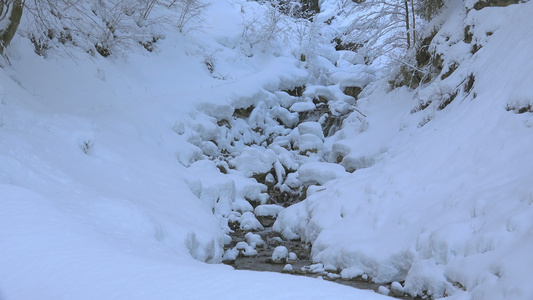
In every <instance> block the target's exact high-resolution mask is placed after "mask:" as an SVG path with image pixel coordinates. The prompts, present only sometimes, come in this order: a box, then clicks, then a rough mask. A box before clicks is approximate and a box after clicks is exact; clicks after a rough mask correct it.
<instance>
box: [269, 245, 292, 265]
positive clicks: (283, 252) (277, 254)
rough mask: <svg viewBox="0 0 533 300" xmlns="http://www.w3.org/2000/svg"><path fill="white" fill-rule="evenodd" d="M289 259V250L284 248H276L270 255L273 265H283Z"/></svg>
mask: <svg viewBox="0 0 533 300" xmlns="http://www.w3.org/2000/svg"><path fill="white" fill-rule="evenodd" d="M287 257H289V250H287V247H285V246H277V247H276V248H275V249H274V252H273V253H272V262H273V263H278V264H281V263H285V262H286V261H287Z"/></svg>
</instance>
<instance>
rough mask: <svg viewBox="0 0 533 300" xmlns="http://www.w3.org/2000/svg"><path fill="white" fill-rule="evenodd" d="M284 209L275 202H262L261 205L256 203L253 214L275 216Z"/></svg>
mask: <svg viewBox="0 0 533 300" xmlns="http://www.w3.org/2000/svg"><path fill="white" fill-rule="evenodd" d="M284 209H285V208H284V207H283V206H280V205H277V204H263V205H258V206H257V207H256V208H255V210H254V214H255V215H256V216H258V217H274V218H275V217H277V216H278V214H279V213H280V212H281V211H282V210H284Z"/></svg>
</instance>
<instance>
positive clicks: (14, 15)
mask: <svg viewBox="0 0 533 300" xmlns="http://www.w3.org/2000/svg"><path fill="white" fill-rule="evenodd" d="M0 1H1V2H0V3H1V4H0V10H1V11H2V13H3V14H2V15H3V16H4V17H7V16H8V15H9V22H8V25H7V26H6V27H5V28H1V29H0V54H4V50H5V48H6V47H7V46H9V43H11V40H12V39H13V37H14V36H15V33H16V32H17V28H18V27H19V24H20V19H21V18H22V11H23V7H24V1H23V0H14V1H13V2H12V3H11V6H10V5H9V3H6V2H7V1H5V0H0ZM4 9H5V10H6V11H5V12H4Z"/></svg>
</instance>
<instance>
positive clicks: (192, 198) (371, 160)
mask: <svg viewBox="0 0 533 300" xmlns="http://www.w3.org/2000/svg"><path fill="white" fill-rule="evenodd" d="M348 2H349V1H348ZM343 3H344V4H345V6H346V5H353V4H347V3H346V2H343ZM321 5H322V10H323V12H324V13H323V14H321V15H319V16H317V19H319V20H322V19H323V20H328V19H329V18H330V17H332V16H335V15H336V14H337V13H338V12H339V13H341V14H342V13H343V12H344V10H343V9H344V7H343V8H341V7H340V6H341V3H340V2H339V1H334V0H325V1H322V2H321ZM473 5H474V2H473V1H468V2H467V3H463V1H457V0H452V1H449V3H448V5H447V6H446V9H445V11H444V12H443V14H442V16H441V17H439V18H436V19H435V20H434V21H433V23H432V25H435V26H436V28H438V32H437V34H436V37H435V39H434V40H433V42H432V44H431V45H430V47H429V49H431V50H432V51H436V53H438V54H440V55H441V58H442V62H443V70H442V72H441V74H442V73H446V72H448V71H451V70H452V69H453V68H455V67H456V68H457V69H456V70H455V71H454V72H452V73H451V74H450V75H449V76H447V77H445V78H443V77H442V76H436V77H435V78H434V79H433V81H431V82H430V83H428V84H425V85H422V86H420V87H419V88H417V89H409V88H406V87H402V88H398V89H394V90H390V89H389V84H388V82H387V80H388V79H389V78H386V77H384V75H383V74H384V72H385V70H384V69H383V68H382V66H381V65H380V64H379V63H376V64H372V65H365V64H363V63H361V61H362V57H361V55H360V54H359V53H354V52H349V51H344V52H335V51H334V49H333V46H332V45H331V44H329V41H330V40H332V39H330V38H332V37H334V36H335V35H336V34H337V32H338V31H339V30H343V29H345V27H346V24H347V22H348V19H350V18H352V19H353V18H355V16H340V15H339V17H338V18H336V19H335V20H333V21H332V22H333V23H332V24H333V25H332V26H325V25H320V26H318V25H316V26H317V28H311V27H309V28H305V30H314V31H313V35H309V37H310V38H312V39H313V40H311V41H309V42H303V41H302V40H298V39H297V38H295V37H294V36H289V35H288V34H291V33H294V26H296V24H292V23H291V22H290V20H289V19H284V22H282V23H280V24H278V25H279V26H286V27H283V30H282V32H283V35H280V36H276V37H275V38H274V39H272V40H269V41H261V40H260V38H261V37H262V36H264V35H263V33H264V32H263V31H264V30H267V28H266V27H265V26H262V25H265V24H264V23H257V24H250V22H252V21H253V20H254V17H255V16H261V17H264V14H265V13H268V12H269V11H270V12H271V8H270V7H269V6H268V5H262V4H260V3H258V2H247V1H244V0H233V1H211V7H210V9H209V10H208V11H206V18H205V20H206V21H205V22H206V23H207V24H205V25H206V26H205V28H204V29H203V30H200V31H195V32H190V33H189V34H187V35H182V34H178V33H175V32H171V31H168V32H166V34H165V38H164V39H162V40H160V41H158V42H157V43H156V50H155V51H154V52H151V53H149V52H144V50H142V49H136V48H131V49H128V50H127V51H126V50H125V52H129V53H128V55H127V56H124V57H119V56H118V55H115V56H111V57H108V58H105V59H104V58H102V57H99V56H95V57H89V56H88V55H87V54H86V53H85V51H84V50H81V49H76V48H72V49H69V51H70V52H68V55H66V54H61V53H59V52H50V54H49V55H48V56H47V57H46V58H43V57H40V56H37V55H36V54H35V53H34V52H33V45H32V44H31V43H30V42H29V41H28V39H27V38H24V37H22V36H17V37H16V38H15V39H14V40H13V42H12V45H11V47H10V48H8V49H6V54H7V56H8V57H9V61H7V60H5V59H3V60H2V65H3V68H2V69H1V70H0V269H1V270H2V272H1V274H0V298H1V299H147V298H148V299H160V298H164V299H167V298H176V297H178V298H180V299H214V298H217V299H235V298H250V297H256V298H258V299H266V298H268V299H272V298H275V299H294V298H305V299H387V298H388V297H385V296H382V295H379V294H376V293H373V292H367V291H360V290H357V289H353V288H350V287H346V286H341V285H338V284H335V283H331V282H328V281H327V280H316V279H312V278H303V277H294V276H289V275H286V274H274V273H268V272H251V271H236V270H234V269H233V268H232V267H229V266H226V265H222V264H219V263H220V262H222V261H233V260H235V259H237V257H238V256H239V255H244V256H251V257H253V256H255V255H257V254H258V251H257V249H256V248H258V247H262V246H264V245H265V241H263V239H262V238H261V236H260V235H259V234H257V233H254V232H253V231H257V230H263V229H264V228H263V226H262V225H261V223H260V222H259V221H258V220H257V218H256V217H258V216H270V217H276V216H277V220H276V223H275V224H274V226H273V230H274V231H277V232H280V233H281V235H282V236H283V237H284V238H286V239H291V240H298V239H301V240H302V241H304V242H308V243H310V244H311V245H312V252H311V259H312V260H313V262H314V264H313V265H311V266H307V267H306V271H310V272H314V273H317V274H321V275H324V276H328V277H330V278H332V279H335V278H339V277H341V278H343V279H349V278H355V277H358V276H361V278H362V279H363V280H372V281H374V282H376V283H378V284H384V285H383V286H380V287H379V290H378V292H379V293H381V294H384V295H388V294H389V293H390V294H393V295H396V294H398V295H402V294H403V293H404V292H405V293H408V294H410V295H411V296H416V295H419V296H421V297H426V296H427V295H431V296H432V297H434V298H438V297H447V298H449V299H489V300H490V299H529V298H531V297H533V287H531V284H530V283H531V282H530V279H531V278H532V275H533V274H532V270H533V268H532V266H533V257H532V256H531V253H533V239H532V234H533V225H532V222H531V220H532V219H533V206H532V204H533V189H532V187H533V181H532V178H533V154H532V152H531V149H532V148H533V139H532V134H533V132H532V128H533V118H532V115H531V105H532V103H533V96H532V95H533V88H532V86H531V82H533V71H532V70H533V60H532V59H531V51H530V49H531V46H532V45H533V42H532V41H531V38H530V33H531V32H532V31H533V22H531V18H530V15H531V12H533V2H524V3H520V4H516V5H510V6H507V7H486V8H483V9H481V10H475V9H467V8H472V7H473ZM28 17H29V16H28ZM344 17H347V19H343V18H344ZM25 22H29V21H28V20H26V21H25ZM30 22H31V21H30ZM293 23H294V22H293ZM24 24H25V23H23V24H22V26H25V25H24ZM243 24H250V25H253V28H254V30H255V31H253V32H250V34H249V35H247V36H244V35H243ZM302 24H304V23H301V24H299V26H303V25H302ZM305 24H309V23H305ZM291 26H292V27H291ZM306 26H307V25H306ZM313 26H315V25H313ZM466 26H468V28H469V29H468V30H469V32H470V33H471V34H472V42H470V43H468V42H467V41H465V38H464V35H465V27H466ZM161 30H164V29H161ZM315 35H316V36H315ZM255 39H259V40H255ZM287 41H289V42H287ZM324 41H327V42H328V44H325V43H324ZM254 42H256V44H255V45H252V44H253V43H254ZM474 44H476V45H477V46H476V47H475V49H474V46H473V45H474ZM56 50H57V49H56ZM140 51H143V52H140ZM302 53H305V54H306V57H307V61H305V62H303V61H301V60H300V54H302ZM66 56H69V57H66ZM208 64H210V65H211V66H212V68H213V70H209V68H208V67H207V65H208ZM469 81H471V86H470V87H468V84H467V83H468V82H469ZM300 86H305V89H304V91H303V92H304V96H302V97H295V96H290V95H289V94H288V93H287V92H285V91H283V90H292V89H294V88H295V87H300ZM346 87H360V88H363V92H362V93H361V94H360V95H359V96H358V99H357V100H356V99H354V98H353V97H351V96H348V95H344V93H343V91H344V89H345V88H346ZM452 94H455V95H456V98H455V100H453V101H452V102H451V103H449V104H447V105H446V106H445V107H444V108H442V107H441V106H442V104H443V99H445V98H446V97H449V96H451V95H452ZM320 97H322V98H326V99H328V103H327V109H328V113H330V114H331V115H333V116H338V115H343V114H349V115H348V116H347V117H346V118H345V119H344V121H343V122H342V123H343V125H342V128H340V130H339V131H338V132H336V133H335V134H334V135H332V136H327V137H325V136H324V131H323V128H322V126H323V125H324V122H323V121H324V116H322V117H320V116H319V117H317V119H318V121H316V119H315V120H313V121H308V120H304V119H302V118H301V116H303V115H305V114H306V113H309V112H311V111H313V110H315V109H316V105H315V104H314V103H313V99H315V100H317V99H318V98H320ZM319 100H320V99H319ZM322 100H323V99H322ZM422 104H423V105H422ZM421 105H422V106H425V108H422V107H421ZM248 108H250V109H251V110H250V113H249V115H248V116H241V117H238V116H237V115H238V114H239V113H241V112H242V111H246V110H247V109H248ZM241 109H242V110H241ZM355 109H357V110H355ZM321 122H322V123H321ZM293 147H294V148H293ZM261 176H264V178H265V181H264V182H258V179H256V178H260V177H261ZM273 189H279V191H280V192H285V193H289V194H291V193H292V194H291V195H292V196H294V195H298V196H299V195H300V194H299V193H300V192H305V196H306V199H305V200H304V201H302V202H299V203H296V204H293V205H291V206H290V207H288V208H284V207H283V206H281V205H276V204H272V203H271V202H269V201H271V199H270V195H268V194H267V191H271V190H273ZM296 198H297V197H296ZM252 204H253V205H252ZM254 207H255V208H254ZM235 224H237V225H238V226H239V228H240V229H241V230H244V231H248V232H247V233H246V235H245V241H241V242H239V243H237V244H236V245H235V247H233V248H230V249H227V248H226V249H227V250H226V251H224V246H225V245H226V246H227V247H229V245H230V243H231V237H230V234H232V230H231V229H230V225H232V226H234V225H235ZM231 228H234V227H231ZM234 229H235V228H234ZM278 240H280V239H278ZM290 250H291V249H287V248H286V247H284V246H280V247H277V248H276V249H275V250H274V252H273V253H272V259H273V260H275V261H277V260H279V261H280V262H283V263H284V262H286V261H287V260H288V261H290V262H294V261H297V260H298V257H297V255H296V254H295V253H293V252H290ZM284 270H286V271H290V270H292V266H291V265H285V267H284ZM328 270H330V271H331V270H341V273H340V275H338V274H334V273H329V272H328ZM321 278H322V277H321ZM400 282H402V284H403V285H402V284H400ZM389 283H391V285H390V289H389V288H387V287H386V286H385V285H386V284H389ZM206 286H208V287H209V288H208V289H206V288H205V287H206ZM177 295H179V296H177Z"/></svg>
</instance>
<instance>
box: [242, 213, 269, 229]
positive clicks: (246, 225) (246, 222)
mask: <svg viewBox="0 0 533 300" xmlns="http://www.w3.org/2000/svg"><path fill="white" fill-rule="evenodd" d="M240 223H241V226H240V228H241V229H242V230H262V229H264V228H263V225H261V222H259V221H258V220H257V219H256V218H255V215H254V214H253V213H252V212H249V211H247V212H245V213H243V214H242V216H241V218H240Z"/></svg>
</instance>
